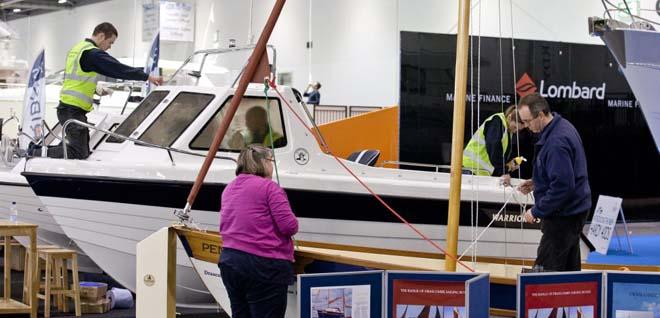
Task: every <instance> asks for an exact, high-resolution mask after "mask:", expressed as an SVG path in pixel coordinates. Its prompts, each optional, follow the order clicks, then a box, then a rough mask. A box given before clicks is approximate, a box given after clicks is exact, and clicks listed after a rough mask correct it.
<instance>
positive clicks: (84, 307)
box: [80, 298, 110, 314]
mask: <svg viewBox="0 0 660 318" xmlns="http://www.w3.org/2000/svg"><path fill="white" fill-rule="evenodd" d="M80 311H81V312H82V313H83V314H102V313H106V312H108V311H110V301H109V300H107V299H105V298H104V299H101V300H99V301H96V302H86V301H82V302H80Z"/></svg>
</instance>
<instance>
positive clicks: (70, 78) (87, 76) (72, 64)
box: [60, 41, 98, 111]
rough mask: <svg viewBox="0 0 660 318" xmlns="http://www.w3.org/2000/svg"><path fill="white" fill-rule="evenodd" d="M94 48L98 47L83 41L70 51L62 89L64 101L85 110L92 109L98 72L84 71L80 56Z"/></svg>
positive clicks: (61, 97)
mask: <svg viewBox="0 0 660 318" xmlns="http://www.w3.org/2000/svg"><path fill="white" fill-rule="evenodd" d="M93 48H96V46H94V44H92V43H90V42H88V41H82V42H79V43H78V44H76V45H75V46H74V47H73V48H72V49H71V50H70V51H69V53H68V54H67V57H66V67H65V69H64V83H63V84H62V90H61V91H60V101H61V102H62V103H65V104H69V105H73V106H76V107H79V108H82V109H83V110H84V111H91V110H92V103H93V102H94V100H93V97H94V92H95V91H96V82H97V81H98V74H97V73H96V72H85V71H83V70H82V68H81V67H80V57H81V56H82V53H83V52H85V51H87V50H90V49H93Z"/></svg>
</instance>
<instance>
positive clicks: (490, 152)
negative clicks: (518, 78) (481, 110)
mask: <svg viewBox="0 0 660 318" xmlns="http://www.w3.org/2000/svg"><path fill="white" fill-rule="evenodd" d="M523 128H525V125H524V124H523V123H522V122H521V121H520V119H519V118H518V114H517V113H516V106H515V105H511V106H509V107H508V108H507V109H506V110H505V111H504V112H503V113H496V114H493V115H492V116H490V117H488V118H486V120H484V122H483V123H482V124H481V126H479V129H477V131H476V132H475V133H474V135H472V138H471V139H470V141H469V142H468V144H467V146H465V150H463V168H465V169H469V170H470V171H472V173H473V174H475V175H481V176H496V177H497V176H501V177H502V182H503V183H504V184H506V185H508V184H509V182H510V180H511V176H510V173H511V172H512V171H514V170H516V169H517V168H518V166H517V165H516V164H515V162H514V160H510V158H509V157H510V156H511V148H512V147H511V137H512V135H513V134H515V133H517V132H518V131H520V130H522V129H523ZM509 160H510V161H509ZM505 162H508V163H507V164H505Z"/></svg>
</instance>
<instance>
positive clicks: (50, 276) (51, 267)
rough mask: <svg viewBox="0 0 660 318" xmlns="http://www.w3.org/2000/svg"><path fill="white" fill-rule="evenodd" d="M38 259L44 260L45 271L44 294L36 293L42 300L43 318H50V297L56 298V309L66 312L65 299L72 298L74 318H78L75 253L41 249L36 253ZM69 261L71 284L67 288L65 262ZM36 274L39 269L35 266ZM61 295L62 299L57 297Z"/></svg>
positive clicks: (78, 284) (67, 250) (63, 250)
mask: <svg viewBox="0 0 660 318" xmlns="http://www.w3.org/2000/svg"><path fill="white" fill-rule="evenodd" d="M37 253H38V254H39V257H40V258H43V259H45V260H46V271H45V277H44V293H43V294H41V293H38V294H37V297H38V298H39V299H43V300H44V317H46V318H48V317H50V306H51V296H53V295H58V297H57V298H56V302H57V307H58V309H62V310H64V311H65V312H66V311H68V304H67V301H66V297H71V298H73V302H74V304H75V311H76V317H80V282H79V281H78V255H77V254H76V251H74V250H69V249H63V248H61V249H42V250H39V251H37ZM68 260H71V274H72V275H73V284H72V286H71V288H69V270H68V266H67V261H68ZM37 273H39V268H38V265H37ZM59 295H61V296H62V297H59Z"/></svg>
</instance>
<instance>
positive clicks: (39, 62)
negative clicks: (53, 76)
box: [19, 50, 46, 150]
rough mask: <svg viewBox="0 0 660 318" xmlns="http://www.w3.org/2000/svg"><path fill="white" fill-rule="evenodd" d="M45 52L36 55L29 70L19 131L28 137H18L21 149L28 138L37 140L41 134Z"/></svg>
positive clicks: (25, 147)
mask: <svg viewBox="0 0 660 318" xmlns="http://www.w3.org/2000/svg"><path fill="white" fill-rule="evenodd" d="M44 53H45V50H41V53H39V55H37V58H36V59H35V60H34V64H32V69H30V74H29V76H30V78H29V81H28V86H27V88H26V89H25V99H24V101H25V106H24V108H23V121H22V123H21V131H22V132H23V134H25V135H27V136H29V137H26V136H23V135H21V136H20V139H19V145H20V148H21V149H24V150H25V149H27V147H28V144H29V143H30V138H32V139H39V138H41V136H42V134H43V127H42V123H43V119H44V113H45V107H46V80H45V75H46V74H45V72H46V69H45V62H44Z"/></svg>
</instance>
